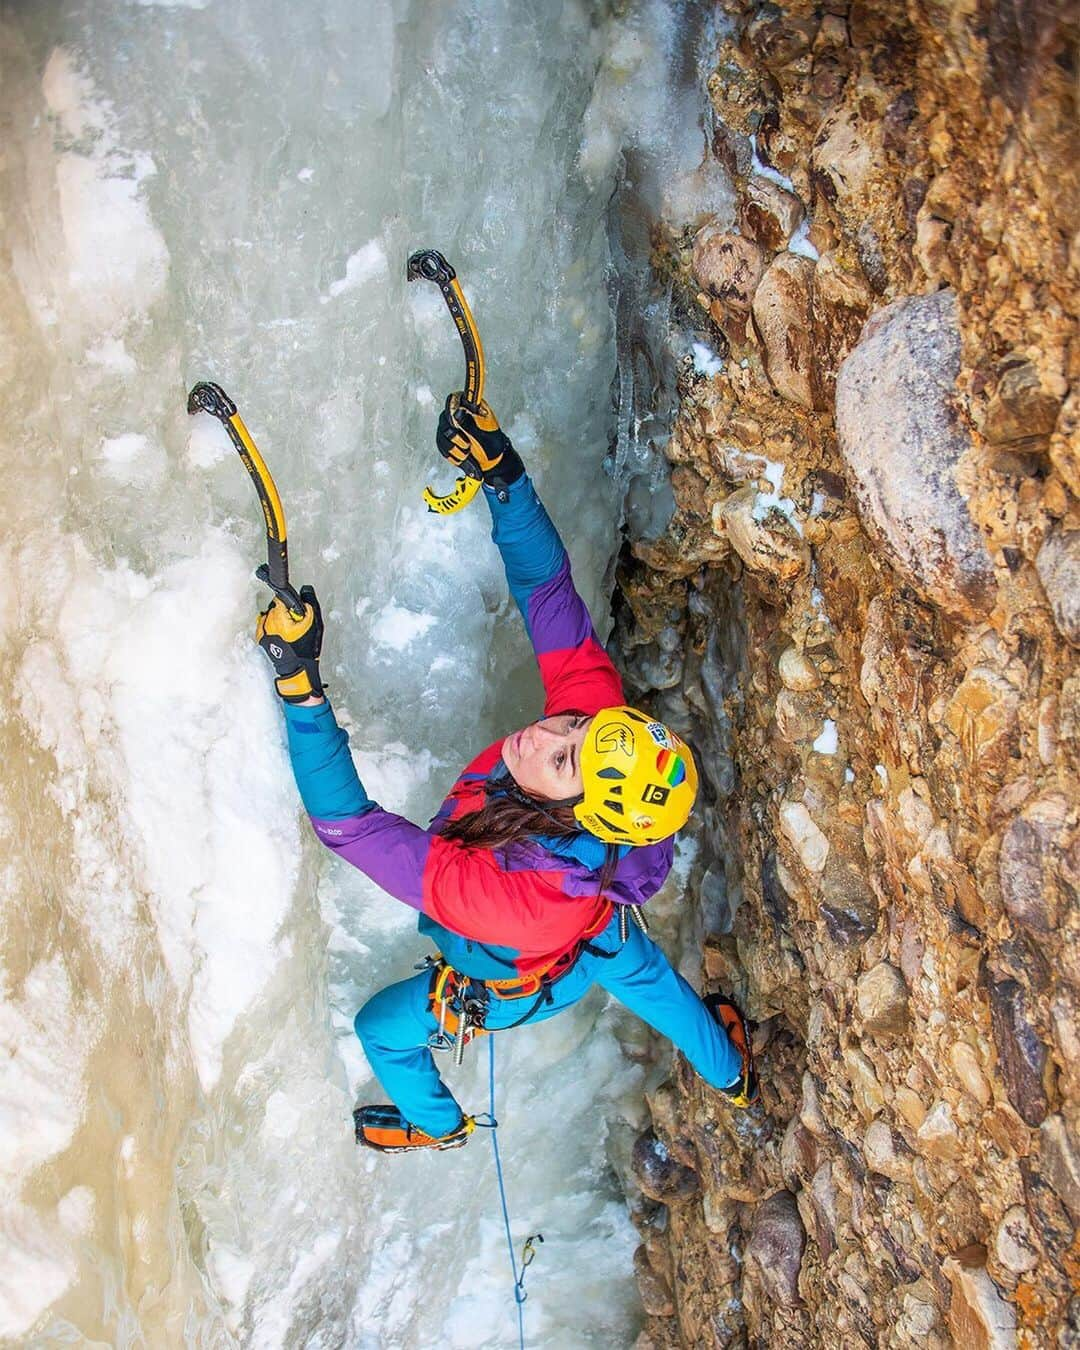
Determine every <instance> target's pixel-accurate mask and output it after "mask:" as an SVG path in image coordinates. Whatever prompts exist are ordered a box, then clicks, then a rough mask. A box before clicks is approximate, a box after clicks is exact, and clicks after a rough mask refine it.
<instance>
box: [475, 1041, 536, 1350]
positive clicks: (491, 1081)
mask: <svg viewBox="0 0 1080 1350" xmlns="http://www.w3.org/2000/svg"><path fill="white" fill-rule="evenodd" d="M487 1042H488V1096H489V1098H490V1103H491V1104H490V1110H489V1111H488V1122H489V1124H490V1129H491V1150H492V1152H493V1153H494V1154H495V1176H496V1179H497V1180H498V1183H499V1200H500V1201H501V1202H502V1216H503V1227H504V1228H505V1229H506V1250H507V1251H508V1252H509V1253H510V1271H511V1274H512V1275H513V1277H514V1302H515V1303H516V1304H517V1317H518V1344H519V1346H520V1350H525V1300H526V1299H527V1298H528V1297H529V1296H528V1294H527V1293H526V1292H525V1272H526V1270H528V1268H529V1266H530V1265H532V1260H533V1257H534V1256H535V1254H536V1252H535V1248H534V1247H533V1243H534V1242H536V1241H537V1240H539V1241H540V1242H543V1240H544V1236H543V1234H542V1233H536V1234H535V1235H534V1236H533V1237H531V1238H529V1239H528V1241H527V1242H526V1243H525V1247H524V1250H523V1251H522V1253H521V1269H520V1271H519V1270H518V1263H517V1256H516V1255H515V1254H514V1239H513V1237H512V1236H511V1233H510V1210H509V1209H508V1208H507V1204H506V1185H505V1183H504V1182H503V1170H502V1160H501V1159H500V1157H499V1129H498V1125H499V1122H498V1121H497V1120H496V1118H495V1037H494V1036H489V1037H488V1038H487ZM478 1123H479V1122H478Z"/></svg>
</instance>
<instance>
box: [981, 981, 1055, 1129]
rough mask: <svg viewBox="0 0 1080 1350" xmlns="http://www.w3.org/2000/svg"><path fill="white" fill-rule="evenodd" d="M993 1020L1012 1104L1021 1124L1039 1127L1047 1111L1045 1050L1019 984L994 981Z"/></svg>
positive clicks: (991, 999)
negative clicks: (1022, 1122)
mask: <svg viewBox="0 0 1080 1350" xmlns="http://www.w3.org/2000/svg"><path fill="white" fill-rule="evenodd" d="M990 1019H991V1025H992V1026H993V1028H994V1044H995V1045H996V1046H997V1052H998V1064H999V1066H1000V1069H1001V1075H1002V1078H1003V1079H1004V1081H1005V1091H1006V1093H1007V1094H1008V1098H1009V1101H1010V1102H1011V1103H1012V1105H1013V1107H1014V1108H1015V1110H1016V1114H1017V1115H1018V1116H1019V1117H1020V1118H1021V1120H1025V1121H1027V1123H1028V1124H1029V1125H1039V1124H1041V1123H1042V1121H1043V1119H1044V1118H1045V1116H1046V1111H1047V1102H1046V1092H1045V1090H1044V1087H1043V1071H1044V1069H1045V1067H1046V1046H1045V1045H1043V1043H1042V1041H1041V1040H1040V1039H1039V1035H1038V1033H1037V1031H1036V1030H1035V1028H1034V1026H1032V1024H1031V1019H1030V1016H1029V1013H1028V1007H1027V1000H1026V999H1025V997H1024V991H1023V989H1022V988H1021V986H1020V984H1019V983H1018V982H1017V981H1016V980H1000V981H991V983H990Z"/></svg>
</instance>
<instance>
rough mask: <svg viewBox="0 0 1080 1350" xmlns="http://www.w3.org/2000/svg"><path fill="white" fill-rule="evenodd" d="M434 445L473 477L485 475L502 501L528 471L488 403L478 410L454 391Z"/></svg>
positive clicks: (483, 477)
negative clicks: (469, 406)
mask: <svg viewBox="0 0 1080 1350" xmlns="http://www.w3.org/2000/svg"><path fill="white" fill-rule="evenodd" d="M435 444H436V446H437V447H438V450H439V454H440V455H442V457H443V459H448V460H449V461H450V463H451V464H453V465H454V466H455V467H456V468H459V469H463V470H464V471H465V473H466V474H468V476H469V477H470V478H482V479H483V480H484V482H485V483H486V484H487V485H488V487H492V488H494V489H495V491H496V493H497V494H498V496H499V500H500V501H505V500H506V489H507V488H508V487H509V486H510V484H511V483H516V482H517V480H518V479H519V478H520V477H521V475H522V474H523V473H524V472H525V465H524V464H522V462H521V456H520V455H519V454H518V452H517V451H516V450H515V449H514V447H513V445H512V444H511V442H510V437H509V436H508V435H507V434H506V432H505V431H503V429H502V428H501V427H500V426H499V422H498V419H497V418H496V416H495V414H494V413H493V412H492V411H491V409H490V408H489V407H488V405H487V404H486V403H481V404H480V408H479V410H478V411H477V412H475V413H473V412H469V410H468V409H467V408H465V407H464V406H462V403H461V395H460V394H451V395H450V397H449V398H448V399H447V400H446V406H445V407H444V408H443V410H442V412H441V413H440V414H439V427H438V430H437V431H436V433H435Z"/></svg>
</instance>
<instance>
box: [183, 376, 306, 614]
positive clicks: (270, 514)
mask: <svg viewBox="0 0 1080 1350" xmlns="http://www.w3.org/2000/svg"><path fill="white" fill-rule="evenodd" d="M187 410H188V412H189V413H190V414H191V415H192V416H194V415H195V413H197V412H207V413H209V414H210V416H211V417H216V418H217V419H218V421H219V422H220V423H221V424H222V426H223V427H224V428H225V430H226V431H227V432H228V433H229V440H231V441H232V443H233V445H234V446H235V447H236V453H237V454H238V455H239V456H240V458H241V460H242V461H243V464H244V468H245V469H247V471H248V473H249V474H250V475H251V481H252V482H253V483H254V484H255V491H256V492H257V493H258V494H259V505H260V506H261V507H262V513H263V519H264V521H265V522H266V562H264V563H263V564H262V565H261V566H259V567H257V568H256V569H255V575H256V576H257V577H258V578H259V580H260V581H265V582H266V584H267V585H268V586H269V587H270V589H271V590H272V591H273V592H274V594H275V595H276V596H277V597H278V599H279V600H281V602H282V603H283V604H284V605H285V606H286V607H287V608H288V610H289V613H290V614H291V615H292V616H293V618H294V619H302V618H303V617H304V602H303V601H302V600H301V599H300V597H299V595H297V593H296V591H295V590H293V588H292V586H290V585H289V547H288V544H287V542H286V538H285V512H284V510H283V509H282V506H281V498H280V497H279V496H278V490H277V487H276V486H275V484H274V480H273V478H272V477H271V476H270V470H269V469H268V468H267V467H266V461H265V460H264V459H263V457H262V455H260V454H259V451H258V448H257V447H256V445H255V442H254V441H253V440H252V439H251V435H250V433H249V432H248V429H247V427H246V426H244V423H243V419H242V418H241V416H240V414H239V413H238V412H237V411H236V404H235V403H234V402H233V401H232V399H231V398H230V397H229V396H228V394H226V392H225V390H224V389H222V387H221V386H220V385H219V384H211V383H210V382H209V381H208V380H200V382H199V383H198V384H197V385H195V386H194V388H193V389H192V390H191V393H190V394H188V401H187Z"/></svg>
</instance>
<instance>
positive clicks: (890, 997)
mask: <svg viewBox="0 0 1080 1350" xmlns="http://www.w3.org/2000/svg"><path fill="white" fill-rule="evenodd" d="M856 1001H857V1002H858V1005H859V1012H860V1014H861V1015H862V1019H863V1026H864V1028H865V1029H866V1030H867V1031H868V1032H870V1034H871V1035H873V1036H899V1035H900V1034H901V1032H903V1031H905V1030H906V1029H907V1025H908V992H907V985H906V984H905V983H904V977H903V975H901V974H900V972H899V971H898V970H897V969H896V967H895V966H890V965H889V963H888V962H887V961H879V962H878V963H877V965H876V966H873V967H872V968H871V969H870V970H868V971H867V972H866V974H865V975H860V976H859V980H858V984H857V985H856Z"/></svg>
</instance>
